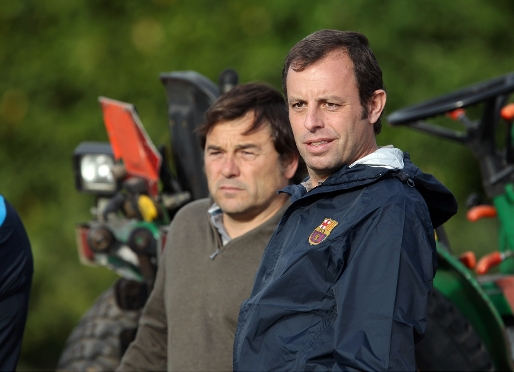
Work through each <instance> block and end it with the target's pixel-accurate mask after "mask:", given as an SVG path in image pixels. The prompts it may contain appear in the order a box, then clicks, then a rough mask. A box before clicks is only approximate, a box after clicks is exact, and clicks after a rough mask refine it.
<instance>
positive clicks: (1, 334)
mask: <svg viewBox="0 0 514 372" xmlns="http://www.w3.org/2000/svg"><path fill="white" fill-rule="evenodd" d="M33 272H34V266H33V261H32V252H31V250H30V242H29V238H28V236H27V233H26V231H25V228H24V227H23V223H22V222H21V220H20V217H19V216H18V214H17V213H16V211H15V210H14V208H13V207H12V206H11V205H10V204H9V203H8V202H7V200H5V199H4V198H3V196H2V195H0V371H14V370H16V364H17V363H18V357H19V355H20V350H21V341H22V338H23V331H24V329H25V320H26V319H27V308H28V302H29V294H30V287H31V284H32V274H33Z"/></svg>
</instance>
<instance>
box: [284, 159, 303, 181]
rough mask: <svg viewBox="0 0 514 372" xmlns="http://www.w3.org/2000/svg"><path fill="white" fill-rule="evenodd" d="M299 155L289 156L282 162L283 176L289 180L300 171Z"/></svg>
mask: <svg viewBox="0 0 514 372" xmlns="http://www.w3.org/2000/svg"><path fill="white" fill-rule="evenodd" d="M298 158H299V155H298V154H289V155H287V156H285V157H284V158H283V159H281V160H280V163H281V166H282V174H283V175H284V177H285V178H286V179H288V180H290V179H291V178H293V176H294V174H295V173H296V170H297V169H298Z"/></svg>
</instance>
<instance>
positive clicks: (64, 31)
mask: <svg viewBox="0 0 514 372" xmlns="http://www.w3.org/2000/svg"><path fill="white" fill-rule="evenodd" d="M513 24H514V2H512V1H509V0H496V1H494V2H492V1H488V0H454V1H452V2H448V1H446V0H431V1H423V0H389V1H384V0H345V1H343V0H324V1H312V0H280V1H273V0H260V1H253V0H252V1H224V0H216V1H214V0H189V1H179V0H151V1H106V0H74V1H69V0H39V1H30V0H18V1H11V0H0V40H1V43H0V69H1V74H0V75H1V78H0V164H1V169H2V171H1V176H0V192H1V193H2V194H4V195H5V196H6V197H7V198H8V199H9V200H10V201H11V202H12V204H13V205H14V206H15V207H16V208H17V209H18V211H19V213H20V215H21V216H22V218H23V220H24V222H25V225H26V228H27V230H28V233H29V236H30V239H31V241H32V245H33V250H34V257H35V266H36V272H35V277H34V284H33V293H32V299H31V305H30V313H29V318H28V323H27V329H26V333H25V338H24V347H23V352H22V360H21V362H20V368H19V369H20V370H21V369H30V370H36V369H52V368H54V367H55V363H56V361H57V358H58V355H59V354H60V351H61V348H62V346H63V344H64V341H65V339H66V337H67V336H68V334H69V332H70V330H71V329H72V328H73V327H74V325H75V324H76V322H77V320H78V319H79V317H80V316H81V315H82V314H83V313H84V311H85V310H86V309H87V308H88V307H89V306H90V305H91V304H92V302H93V300H94V299H95V297H96V296H98V295H99V294H100V293H101V292H102V291H103V290H104V289H105V288H107V287H109V286H110V285H111V284H112V282H113V281H114V280H115V275H114V274H112V273H111V272H109V271H108V270H105V269H95V268H88V267H83V266H81V265H80V264H79V262H78V259H77V257H76V248H75V246H76V244H75V237H74V224H75V223H76V222H79V221H82V220H88V219H89V218H90V215H89V213H88V210H89V206H90V205H91V202H92V200H91V198H90V197H88V196H85V195H81V194H78V193H77V192H76V191H75V188H74V185H73V177H72V171H71V170H72V168H71V154H72V151H73V149H74V148H75V146H76V145H77V144H78V143H79V142H81V141H83V140H100V141H106V140H107V135H106V133H105V130H104V126H103V123H102V117H101V111H100V107H99V104H98V102H97V97H98V96H100V95H102V96H107V97H110V98H114V99H118V100H122V101H127V102H131V103H134V104H135V105H136V107H137V108H138V111H139V113H140V116H141V119H142V121H143V124H144V125H145V127H146V128H147V130H148V132H149V134H150V136H151V137H152V139H153V140H154V142H155V143H156V144H160V143H169V139H168V138H167V125H166V123H167V114H166V102H165V94H164V87H163V86H162V85H161V84H160V82H159V80H158V75H159V73H161V72H169V71H176V70H195V71H198V72H200V73H201V74H204V75H206V76H207V77H209V78H210V79H212V80H213V81H216V80H217V76H218V73H219V72H220V71H221V70H222V69H224V68H227V67H231V68H234V69H236V70H237V71H238V72H239V74H240V78H241V81H242V82H249V81H262V82H268V83H270V84H272V85H274V86H275V87H277V88H279V87H280V71H281V68H282V63H283V60H284V57H285V55H286V54H287V52H288V50H289V48H290V47H291V46H292V45H294V44H295V43H296V42H297V41H298V40H299V39H301V38H302V37H304V36H306V35H307V34H309V33H311V32H313V31H315V30H318V29H322V28H335V29H342V30H355V31H360V32H363V33H364V34H366V35H367V36H368V37H369V39H370V42H371V46H372V48H373V49H374V51H375V54H376V56H377V58H378V60H379V63H380V64H381V66H382V68H383V71H384V77H385V82H386V85H387V87H388V93H389V99H388V105H387V112H386V115H387V113H390V112H392V111H393V110H395V109H398V108H400V107H403V106H405V105H409V104H413V103H416V102H419V101H422V100H425V99H428V98H431V97H433V96H435V95H438V94H442V93H445V92H448V91H451V90H453V89H457V88H460V87H462V86H465V85H469V84H472V83H475V82H478V81H481V80H485V79H489V78H492V77H495V76H499V75H502V74H504V73H507V72H510V71H511V70H512V69H513V61H514V55H513V53H512V50H510V48H511V47H512V45H514V33H513V32H512V25H513ZM378 141H379V144H382V145H385V144H389V143H393V144H395V145H396V146H397V147H400V148H401V149H403V150H407V151H409V152H410V153H411V157H412V160H413V161H414V162H415V163H416V164H418V165H419V166H420V167H421V168H423V169H424V170H425V171H426V172H429V173H432V174H434V175H436V177H438V178H439V179H440V180H441V181H443V182H444V183H445V184H446V185H447V186H448V187H449V188H450V189H451V190H452V191H454V192H455V194H456V196H457V198H458V200H459V203H460V205H461V210H460V212H459V214H458V216H457V217H455V218H454V219H452V220H451V221H450V222H449V223H448V224H447V230H448V233H449V236H450V239H451V241H452V243H453V246H454V249H455V250H456V251H464V250H467V249H469V248H471V247H483V248H480V249H484V250H487V249H488V247H491V246H495V245H496V235H495V234H496V233H495V227H496V225H495V224H496V222H495V221H481V222H479V227H478V228H477V227H475V226H470V224H469V223H467V222H466V221H465V218H464V216H465V212H466V211H465V207H464V205H465V200H466V197H467V196H468V194H469V193H470V192H472V191H477V190H478V191H480V190H481V183H480V178H479V172H478V167H477V164H476V162H475V160H474V159H473V157H472V155H471V153H470V152H469V151H468V150H467V149H466V148H464V147H459V145H457V144H454V143H449V142H445V141H443V140H439V139H435V138H431V137H428V136H426V135H422V134H419V133H416V132H413V131H410V130H408V129H403V128H390V127H388V126H387V124H386V125H385V127H384V129H383V133H382V134H380V135H379V137H378Z"/></svg>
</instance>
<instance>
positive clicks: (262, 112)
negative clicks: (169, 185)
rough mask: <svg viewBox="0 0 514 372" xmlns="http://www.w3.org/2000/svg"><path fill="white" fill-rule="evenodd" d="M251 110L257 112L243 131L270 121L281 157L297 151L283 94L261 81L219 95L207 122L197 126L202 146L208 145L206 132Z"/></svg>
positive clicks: (251, 129) (207, 117) (283, 157)
mask: <svg viewBox="0 0 514 372" xmlns="http://www.w3.org/2000/svg"><path fill="white" fill-rule="evenodd" d="M250 111H253V112H254V114H255V120H254V122H253V125H252V126H251V127H250V128H249V129H248V130H247V131H246V132H245V133H244V134H250V133H252V132H254V131H256V130H258V129H259V128H260V127H262V126H263V125H266V124H269V126H270V128H271V133H272V134H271V137H272V139H273V143H274V145H275V150H277V152H278V153H279V155H280V158H281V159H285V158H287V157H289V156H290V155H293V154H298V150H297V148H296V144H295V142H294V137H293V132H292V130H291V125H290V124H289V117H288V113H287V107H286V105H285V102H284V98H283V97H282V94H280V92H279V91H277V90H276V89H274V88H272V87H270V86H268V85H265V84H260V83H248V84H241V85H237V86H236V87H235V88H232V89H231V90H229V91H228V92H227V93H225V94H223V95H222V96H220V97H219V98H218V100H217V101H216V102H215V103H214V105H212V106H211V108H209V109H208V110H207V112H206V113H205V122H204V123H203V124H202V126H200V127H199V128H198V133H199V135H200V144H201V145H202V148H205V142H206V137H207V134H208V133H209V132H210V131H211V129H212V128H213V127H214V126H215V125H216V124H218V123H220V122H222V121H227V120H235V119H238V118H240V117H243V116H244V115H245V114H246V113H247V112H250Z"/></svg>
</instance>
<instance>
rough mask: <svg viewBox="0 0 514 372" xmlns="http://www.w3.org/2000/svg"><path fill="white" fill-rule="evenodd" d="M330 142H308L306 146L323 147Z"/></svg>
mask: <svg viewBox="0 0 514 372" xmlns="http://www.w3.org/2000/svg"><path fill="white" fill-rule="evenodd" d="M329 142H330V141H327V140H321V141H309V142H307V144H308V145H311V146H320V145H324V144H325V143H329Z"/></svg>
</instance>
